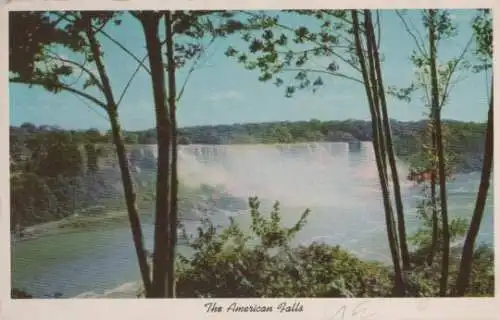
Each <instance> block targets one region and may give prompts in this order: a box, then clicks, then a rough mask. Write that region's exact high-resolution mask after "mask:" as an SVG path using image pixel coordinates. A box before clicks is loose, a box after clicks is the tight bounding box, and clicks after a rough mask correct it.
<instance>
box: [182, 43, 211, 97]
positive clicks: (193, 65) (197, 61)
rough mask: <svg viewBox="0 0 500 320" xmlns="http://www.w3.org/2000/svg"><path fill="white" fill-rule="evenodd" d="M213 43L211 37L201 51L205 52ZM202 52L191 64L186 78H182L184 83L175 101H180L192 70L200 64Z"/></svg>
mask: <svg viewBox="0 0 500 320" xmlns="http://www.w3.org/2000/svg"><path fill="white" fill-rule="evenodd" d="M214 41H215V37H212V39H211V40H210V42H209V43H208V45H207V46H206V48H204V50H203V51H206V49H207V48H208V47H210V46H211V45H212V44H213V43H214ZM203 51H201V52H200V53H199V55H198V57H197V58H196V60H195V61H194V62H193V64H192V65H191V67H190V68H189V71H188V73H187V75H186V77H185V78H184V82H183V83H182V86H181V90H179V94H178V95H177V98H176V101H179V100H180V99H181V97H182V94H183V93H184V90H185V89H186V86H187V83H188V81H189V78H190V77H191V74H192V73H193V72H194V70H195V69H196V66H197V65H198V63H199V62H200V59H201V56H202V54H203Z"/></svg>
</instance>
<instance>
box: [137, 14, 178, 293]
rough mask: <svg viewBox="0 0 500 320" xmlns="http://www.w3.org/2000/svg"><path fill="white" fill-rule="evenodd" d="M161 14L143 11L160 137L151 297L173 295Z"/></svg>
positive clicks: (167, 131) (166, 112)
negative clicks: (169, 281) (168, 280)
mask: <svg viewBox="0 0 500 320" xmlns="http://www.w3.org/2000/svg"><path fill="white" fill-rule="evenodd" d="M159 23H160V16H159V14H158V13H155V12H147V13H143V17H142V24H143V27H144V34H145V37H146V47H147V50H148V53H149V64H150V69H151V80H152V83H153V96H154V103H155V115H156V134H157V139H158V167H157V178H156V179H157V180H156V219H155V244H154V256H153V284H152V297H154V298H164V297H170V296H171V294H172V292H170V290H169V287H168V286H167V277H168V275H167V274H168V271H169V270H171V268H170V267H169V264H171V263H172V258H173V257H171V256H170V252H171V250H170V246H171V237H172V234H171V229H170V225H171V224H172V221H170V207H169V202H170V123H169V117H168V110H167V98H166V97H167V95H166V92H165V84H166V83H165V73H164V69H163V68H164V65H163V59H162V53H161V42H160V39H159V35H158V29H159Z"/></svg>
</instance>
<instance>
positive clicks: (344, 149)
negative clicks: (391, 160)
mask: <svg viewBox="0 0 500 320" xmlns="http://www.w3.org/2000/svg"><path fill="white" fill-rule="evenodd" d="M399 169H400V175H401V176H404V175H405V174H406V167H405V166H404V164H399ZM179 171H180V173H179V176H180V179H181V180H182V181H183V183H186V184H190V185H199V184H209V185H218V186H221V187H223V188H224V189H225V190H226V191H227V192H228V193H230V194H232V195H233V196H236V197H243V198H247V197H249V196H254V195H256V196H258V197H259V198H262V199H267V200H271V201H275V200H278V201H280V202H282V203H283V204H285V205H293V206H314V207H316V206H321V207H325V206H326V207H331V206H334V207H336V208H341V207H345V206H352V205H354V204H356V203H359V202H360V199H364V200H367V199H372V200H374V201H375V202H379V200H380V199H381V198H380V185H379V180H378V173H377V168H376V164H375V159H374V154H373V145H372V144H371V143H370V142H361V143H353V144H350V143H342V142H339V143H304V144H290V145H217V146H215V145H214V146H212V145H189V146H183V147H182V148H181V149H180V151H179ZM374 204H375V203H374ZM377 206H378V204H377Z"/></svg>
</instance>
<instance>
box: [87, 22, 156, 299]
mask: <svg viewBox="0 0 500 320" xmlns="http://www.w3.org/2000/svg"><path fill="white" fill-rule="evenodd" d="M88 23H89V27H88V30H87V36H88V39H89V42H90V48H91V51H92V55H93V56H94V59H95V63H96V66H97V70H98V72H99V76H100V78H101V81H102V85H103V89H104V95H105V97H106V101H107V103H108V106H107V112H108V115H109V121H110V123H111V130H112V134H113V143H114V144H115V146H116V155H117V158H118V164H119V166H120V172H121V176H122V182H123V192H124V194H125V201H126V203H127V211H128V217H129V221H130V229H131V231H132V237H133V241H134V246H135V251H136V254H137V260H138V262H139V269H140V272H141V277H142V282H143V283H144V288H145V291H146V293H147V292H149V290H150V288H151V278H150V277H151V275H150V270H149V265H148V262H147V255H146V250H145V249H144V241H143V236H142V228H141V222H140V218H139V213H138V211H137V207H136V196H135V191H134V184H133V182H132V177H131V174H130V170H129V166H128V162H127V154H126V150H125V144H124V142H123V135H122V132H121V128H120V123H119V121H118V110H117V108H118V107H117V105H116V102H115V99H114V97H113V91H112V89H111V84H110V81H109V78H108V76H107V73H106V70H105V68H104V64H103V63H102V61H101V57H100V54H99V53H100V50H99V45H98V43H97V40H96V38H95V35H94V33H93V31H92V26H91V25H90V23H91V21H90V17H89V20H88Z"/></svg>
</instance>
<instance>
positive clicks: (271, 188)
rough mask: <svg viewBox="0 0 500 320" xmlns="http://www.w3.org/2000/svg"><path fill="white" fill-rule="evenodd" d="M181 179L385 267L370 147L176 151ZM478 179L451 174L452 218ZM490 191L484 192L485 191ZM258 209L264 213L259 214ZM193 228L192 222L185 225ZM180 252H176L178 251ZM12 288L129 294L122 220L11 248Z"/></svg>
mask: <svg viewBox="0 0 500 320" xmlns="http://www.w3.org/2000/svg"><path fill="white" fill-rule="evenodd" d="M179 159H180V165H179V169H180V178H181V180H182V181H184V182H186V183H188V184H190V185H192V186H199V185H200V184H208V185H214V186H219V187H221V188H223V189H224V190H225V192H227V193H228V194H230V195H231V196H233V197H236V198H241V199H247V198H248V196H253V195H257V196H259V197H260V198H262V199H263V202H264V204H266V203H268V204H270V203H271V202H272V201H274V200H279V201H280V203H281V208H282V215H283V219H282V221H283V223H284V224H286V225H291V224H293V223H294V222H296V221H297V219H298V218H299V216H300V214H301V213H302V212H303V210H305V209H306V208H309V209H311V214H310V216H309V218H308V223H307V225H306V226H305V227H304V229H303V230H302V231H301V232H300V233H299V234H298V235H297V237H296V239H295V240H294V243H295V244H308V243H311V242H313V241H322V242H326V243H329V244H338V245H341V246H342V247H344V248H346V249H348V250H350V251H352V252H353V253H355V254H357V255H358V256H360V257H361V258H364V259H374V260H379V261H389V251H388V246H387V238H386V234H385V223H384V214H383V210H382V201H381V196H380V191H379V190H380V187H379V185H378V180H377V171H376V167H375V162H374V158H373V146H372V145H371V143H368V142H364V143H361V144H360V145H352V144H347V143H323V144H297V145H278V146H270V145H242V146H183V147H182V148H181V150H180V155H179ZM398 167H399V171H400V175H401V177H402V179H401V183H402V192H403V200H404V207H405V214H406V217H407V218H406V221H407V228H408V231H409V233H413V232H415V231H416V230H417V229H418V226H419V221H418V219H417V216H416V205H417V202H418V199H419V197H420V190H419V188H418V187H416V186H414V185H413V184H412V183H410V182H408V181H405V179H404V177H405V175H406V173H407V168H406V166H405V164H404V163H401V162H398ZM479 178H480V174H479V173H477V172H475V173H468V174H458V175H456V176H455V177H454V180H453V181H451V182H449V184H448V197H449V212H450V215H451V216H452V217H463V218H467V219H469V218H470V216H471V214H472V211H473V208H474V203H475V197H476V193H477V187H478V184H479ZM491 189H492V188H491ZM491 189H490V196H489V197H488V201H487V206H486V209H485V215H484V219H483V222H482V226H481V230H480V234H479V239H478V240H479V241H478V242H484V243H490V244H492V243H493V197H492V194H493V192H492V190H491ZM266 207H268V206H266V205H264V211H265V210H266V209H267V208H266ZM227 216H233V217H235V220H236V221H237V222H238V223H240V224H241V225H243V226H247V225H248V222H249V216H248V215H247V214H246V212H245V211H238V212H228V211H227V210H220V211H219V213H218V214H216V215H215V216H213V219H215V220H216V223H222V224H223V223H225V222H227ZM152 219H153V215H152V214H150V215H146V216H143V220H142V223H143V229H144V235H145V242H146V247H147V248H151V247H152V240H153V239H152V238H153V228H152V221H153V220H152ZM185 224H186V226H187V228H188V230H194V229H195V227H196V226H197V224H196V223H195V222H189V221H188V222H185ZM185 249H186V248H185V247H183V245H180V246H179V251H181V252H183V251H185ZM11 260H12V261H11V270H12V286H13V287H15V288H20V289H24V290H26V291H28V292H30V293H31V294H33V295H34V296H35V297H46V296H47V295H52V294H54V293H62V294H63V297H84V296H96V295H99V294H103V293H107V295H109V296H113V295H114V294H115V295H116V296H118V297H120V296H123V295H120V293H124V292H126V293H127V294H126V295H125V296H127V295H128V296H130V293H131V292H133V289H134V288H135V281H137V280H138V279H139V271H138V266H137V261H136V258H135V250H134V247H133V243H132V237H131V232H130V228H129V226H128V222H127V220H124V221H123V222H122V223H113V224H109V225H104V226H100V227H98V228H91V229H82V230H75V231H73V232H56V233H52V234H50V235H45V236H40V237H37V238H34V239H31V240H26V241H20V242H13V243H12V254H11Z"/></svg>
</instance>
